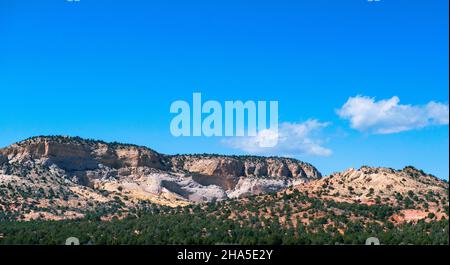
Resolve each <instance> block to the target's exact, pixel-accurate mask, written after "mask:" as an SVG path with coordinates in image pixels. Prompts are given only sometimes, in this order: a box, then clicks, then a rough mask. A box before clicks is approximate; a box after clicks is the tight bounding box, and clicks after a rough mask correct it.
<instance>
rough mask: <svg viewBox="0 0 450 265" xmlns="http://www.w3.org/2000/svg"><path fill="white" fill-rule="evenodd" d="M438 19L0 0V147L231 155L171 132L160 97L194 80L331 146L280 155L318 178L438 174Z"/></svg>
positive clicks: (355, 10)
mask: <svg viewBox="0 0 450 265" xmlns="http://www.w3.org/2000/svg"><path fill="white" fill-rule="evenodd" d="M448 19H449V17H448V1H446V0H442V1H440V0H432V1H423V0H422V1H415V0H408V1H402V0H381V1H380V2H368V1H366V0H345V1H331V0H330V1H324V0H314V1H312V0H308V1H298V0H297V1H283V0H278V1H264V0H259V1H244V0H241V1H233V0H228V1H195V0H193V1H138V0H127V1H124V0H115V1H112V0H111V1H106V0H104V1H102V0H96V1H94V0H81V1H80V2H72V3H70V2H67V1H65V0H40V1H31V0H30V1H25V0H6V1H1V2H0V50H1V52H0V92H1V94H0V95H1V105H2V110H1V111H0V146H6V145H9V144H11V143H13V142H16V141H19V140H22V139H24V138H27V137H30V136H33V135H47V134H52V135H54V134H63V135H78V136H81V137H88V138H96V139H102V140H107V141H120V142H128V143H135V144H141V145H146V146H149V147H151V148H153V149H156V150H158V151H160V152H163V153H170V154H174V153H203V152H213V153H224V154H245V153H246V151H245V150H246V149H245V148H239V147H238V148H236V146H232V145H229V144H227V143H226V141H225V142H224V141H223V139H219V138H217V137H212V138H206V137H181V138H175V137H173V136H172V135H171V134H170V130H169V125H170V121H171V119H172V118H173V114H170V113H169V107H170V104H171V103H172V102H173V101H175V100H178V99H183V100H187V101H190V100H191V97H192V93H193V92H201V93H202V96H203V98H204V99H205V100H207V99H213V100H218V101H225V100H244V101H245V100H278V101H279V119H280V122H285V123H287V124H288V125H289V124H290V125H293V126H303V127H302V128H307V129H309V130H307V131H308V132H307V133H306V135H303V136H295V137H296V138H295V139H293V141H297V140H298V141H300V143H301V142H312V143H313V145H315V146H320V147H322V148H325V149H326V150H329V151H330V152H328V153H326V154H325V153H320V152H319V153H317V152H316V153H315V152H309V151H308V149H304V148H299V150H298V152H294V153H293V154H292V155H293V156H295V157H296V158H299V159H301V160H304V161H307V162H310V163H312V164H314V165H315V166H316V167H318V169H319V170H320V171H321V172H323V173H324V174H329V173H331V172H333V171H341V170H343V169H346V168H348V167H359V166H361V165H371V166H387V167H393V168H402V167H403V166H406V165H414V166H416V167H418V168H421V169H423V170H425V171H426V172H429V173H432V174H435V175H436V176H438V177H441V178H446V179H448V172H449V163H448V159H449V148H448V146H449V131H448V130H449V129H448V101H449V94H448V85H449V83H448V80H449V78H448V70H449V69H448V56H449V54H448V45H449V43H448V37H449V36H448ZM358 95H359V97H358ZM393 97H397V98H398V99H399V100H400V101H399V102H397V101H395V99H396V98H394V100H392V99H393ZM350 98H353V99H356V100H353V101H348V100H349V99H350ZM346 102H347V103H348V104H347V108H346V109H345V110H343V106H344V104H345V103H346ZM430 102H434V103H435V104H434V105H433V104H432V105H430ZM361 106H362V107H364V106H366V107H367V106H369V107H368V109H367V108H366V109H364V108H363V110H361V109H360V107H361ZM383 106H390V108H389V109H388V110H387V112H386V113H381V112H382V111H386V109H385V108H383ZM445 108H447V109H445ZM436 109H437V110H436ZM339 110H341V112H339ZM339 113H341V114H339ZM379 113H381V114H382V115H381V114H380V115H381V116H380V115H378V114H379ZM374 115H375V116H376V117H374ZM308 121H315V122H316V123H315V124H316V125H317V124H326V126H325V125H324V126H312V127H311V126H310V125H311V123H307V122H308ZM308 124H309V125H308ZM305 126H306V127H305ZM308 126H309V127H308ZM392 128H397V129H398V128H402V129H399V130H392ZM383 130H384V132H386V130H387V131H389V133H380V132H381V131H383ZM299 137H300V138H299ZM302 137H303V138H302ZM240 147H242V146H240ZM267 153H268V154H274V155H280V154H283V150H274V152H273V153H271V152H270V150H269V151H268V152H267Z"/></svg>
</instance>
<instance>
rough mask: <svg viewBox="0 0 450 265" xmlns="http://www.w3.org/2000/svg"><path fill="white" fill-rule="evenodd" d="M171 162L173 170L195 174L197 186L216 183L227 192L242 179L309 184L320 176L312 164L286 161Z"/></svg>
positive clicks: (193, 158) (206, 158) (198, 158)
mask: <svg viewBox="0 0 450 265" xmlns="http://www.w3.org/2000/svg"><path fill="white" fill-rule="evenodd" d="M171 161H172V166H173V168H174V169H175V170H179V169H182V170H185V171H187V172H190V173H196V174H195V175H194V177H195V178H196V180H197V181H198V182H199V183H202V184H204V185H210V184H215V185H219V186H221V187H223V188H224V189H227V190H229V189H233V188H235V187H236V184H237V183H238V182H239V180H240V179H242V178H252V179H264V178H273V179H289V180H291V181H294V180H297V181H301V182H309V181H311V180H314V179H319V178H320V177H321V174H320V172H319V171H318V170H317V169H316V168H314V167H313V166H312V165H310V164H307V163H304V162H301V161H298V160H295V159H289V158H265V157H254V156H220V155H217V156H212V155H180V156H173V157H172V158H171Z"/></svg>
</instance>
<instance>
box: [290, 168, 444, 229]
mask: <svg viewBox="0 0 450 265" xmlns="http://www.w3.org/2000/svg"><path fill="white" fill-rule="evenodd" d="M294 190H298V191H299V192H301V193H305V194H308V196H310V197H314V198H320V199H321V200H332V201H336V202H343V203H356V204H359V205H361V204H364V205H386V206H390V207H394V208H396V209H398V211H397V212H396V213H395V214H393V215H391V216H390V218H391V219H392V221H394V222H398V223H402V222H405V221H406V222H410V221H418V220H421V219H427V218H428V219H437V220H440V219H442V218H445V219H448V210H449V185H448V182H445V181H443V180H440V179H438V178H436V177H435V176H432V175H429V174H426V173H425V172H423V171H421V170H418V169H416V168H414V167H412V166H408V167H405V168H403V169H402V170H395V169H391V168H383V167H368V166H364V167H361V168H360V169H353V168H350V169H348V170H346V171H343V172H338V173H334V174H332V175H330V176H327V177H324V178H322V179H320V180H317V181H314V182H310V183H306V184H304V185H298V186H295V187H294ZM430 217H432V218H430Z"/></svg>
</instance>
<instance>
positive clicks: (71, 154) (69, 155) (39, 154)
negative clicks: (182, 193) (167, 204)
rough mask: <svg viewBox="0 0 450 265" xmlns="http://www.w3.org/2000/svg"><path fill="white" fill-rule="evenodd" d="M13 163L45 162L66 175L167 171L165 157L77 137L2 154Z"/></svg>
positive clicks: (27, 144) (26, 144)
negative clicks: (131, 169)
mask: <svg viewBox="0 0 450 265" xmlns="http://www.w3.org/2000/svg"><path fill="white" fill-rule="evenodd" d="M0 154H2V155H3V156H5V157H7V158H8V160H9V161H11V162H18V163H21V162H26V161H27V160H36V159H46V160H47V161H48V163H49V164H55V165H57V166H58V167H60V168H61V169H64V170H67V171H82V170H94V169H98V168H99V165H104V166H107V167H110V168H115V169H118V168H122V167H139V166H146V167H151V168H157V169H164V168H165V167H166V166H165V165H164V159H163V156H162V155H160V154H158V153H157V152H155V151H153V150H151V149H148V148H145V147H139V146H134V145H122V144H115V143H112V144H108V143H105V142H101V141H89V140H84V139H81V138H77V137H35V138H31V139H28V140H25V141H23V142H20V143H17V144H13V145H11V146H9V147H7V148H4V149H2V150H0Z"/></svg>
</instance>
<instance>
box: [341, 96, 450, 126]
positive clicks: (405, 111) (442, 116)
mask: <svg viewBox="0 0 450 265" xmlns="http://www.w3.org/2000/svg"><path fill="white" fill-rule="evenodd" d="M399 102H400V99H399V98H398V97H396V96H394V97H392V98H390V99H383V100H379V101H375V98H370V97H365V96H356V97H350V98H349V99H348V100H347V102H346V103H345V104H344V105H343V106H342V107H341V108H340V109H338V110H337V111H336V112H337V114H338V115H339V116H340V117H341V118H343V119H348V120H350V126H351V127H352V128H354V129H356V130H358V131H362V132H369V133H374V134H389V133H397V132H402V131H408V130H413V129H418V128H423V127H426V126H430V125H446V124H448V123H449V106H448V104H443V103H439V102H434V101H431V102H429V103H428V104H426V105H402V104H399Z"/></svg>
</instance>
